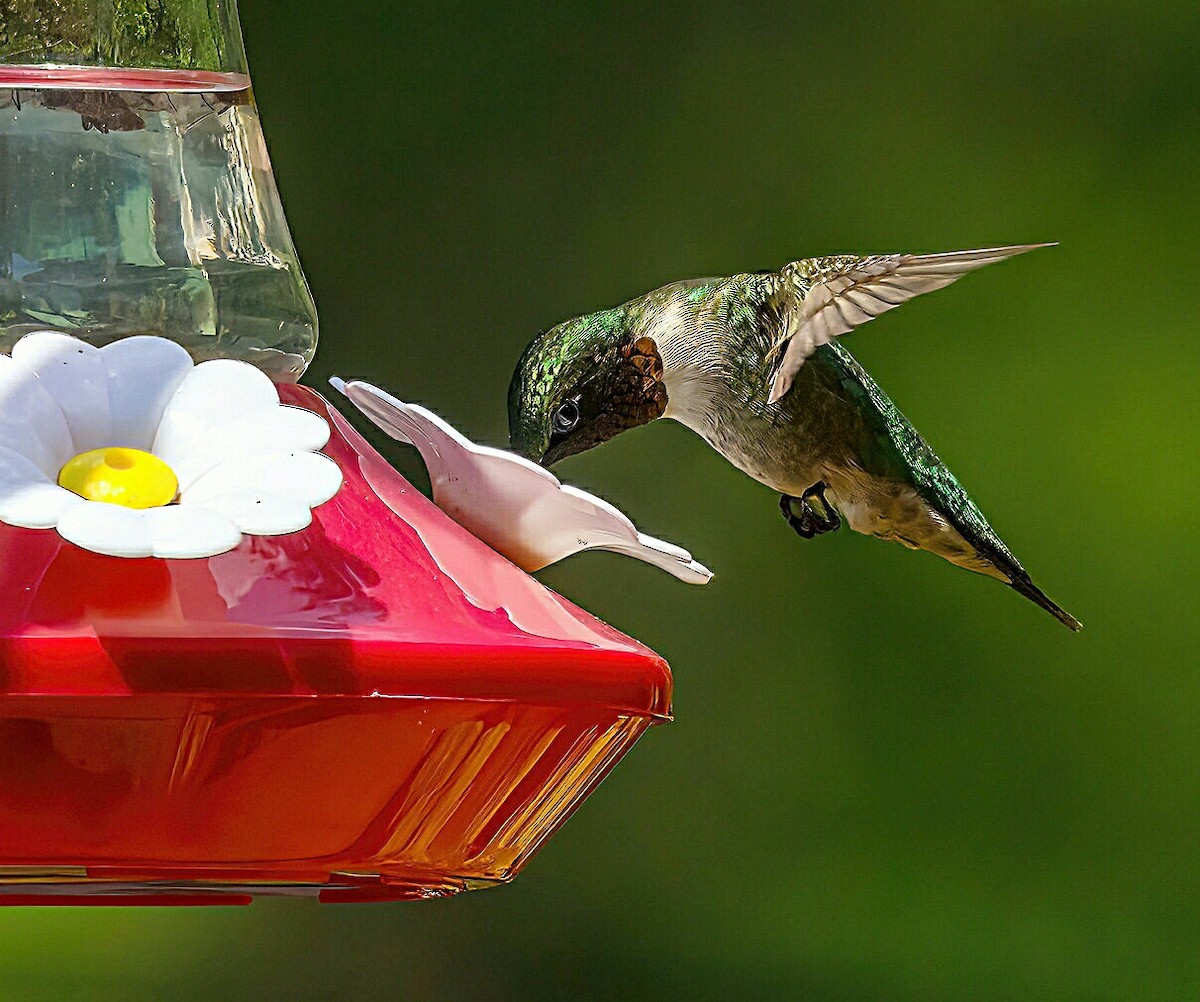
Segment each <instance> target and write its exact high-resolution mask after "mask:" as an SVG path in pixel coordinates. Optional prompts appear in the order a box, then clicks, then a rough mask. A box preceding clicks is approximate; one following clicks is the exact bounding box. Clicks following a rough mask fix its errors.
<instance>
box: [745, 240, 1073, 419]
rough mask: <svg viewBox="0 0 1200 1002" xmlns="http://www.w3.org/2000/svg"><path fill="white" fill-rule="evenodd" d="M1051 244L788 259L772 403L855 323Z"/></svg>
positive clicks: (778, 303)
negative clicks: (812, 357) (820, 350)
mask: <svg viewBox="0 0 1200 1002" xmlns="http://www.w3.org/2000/svg"><path fill="white" fill-rule="evenodd" d="M1050 246H1053V245H1052V244H1015V245H1013V246H1009V247H988V248H984V249H981V250H966V251H950V252H948V253H945V254H885V255H878V256H874V257H846V256H841V257H822V258H810V259H808V260H805V261H794V262H792V263H791V264H789V265H787V266H785V267H784V268H783V269H782V270H781V271H780V273H779V286H778V289H777V291H776V293H775V296H774V297H773V298H774V302H773V306H774V307H775V309H776V310H777V312H778V313H779V315H780V317H781V318H782V319H783V328H782V330H781V332H780V335H779V337H778V338H777V339H776V341H775V343H774V344H773V345H772V346H771V350H770V352H768V354H767V358H768V359H771V358H774V357H775V355H777V354H779V353H780V352H782V353H783V361H782V362H781V363H780V364H779V369H778V371H777V372H776V373H775V379H774V381H773V382H772V384H771V397H770V403H775V402H776V401H777V400H779V399H781V398H782V397H783V396H784V394H786V393H787V391H788V390H789V389H791V387H792V382H793V380H794V379H795V378H796V373H797V372H799V371H800V367H801V366H802V365H803V364H804V362H805V360H806V359H807V358H808V357H809V355H811V354H812V353H813V352H814V351H816V350H817V348H819V347H820V346H821V345H823V344H828V343H829V342H830V341H832V340H833V339H834V338H835V337H838V336H839V335H841V334H847V333H849V332H850V331H852V330H854V328H855V327H857V326H858V325H859V324H865V323H866V322H867V321H868V320H873V319H875V317H877V316H879V314H881V313H886V312H887V311H888V310H890V309H894V308H895V307H897V306H899V305H900V304H901V303H906V302H908V301H909V300H910V299H912V298H913V297H914V296H919V295H921V293H923V292H932V291H933V290H934V289H941V288H944V287H945V286H947V285H949V284H950V283H951V282H953V281H954V280H955V279H957V278H959V277H961V276H962V275H965V274H966V273H967V272H969V271H974V270H975V269H976V268H982V267H983V266H984V265H985V264H991V263H992V262H994V261H1003V260H1004V259H1005V258H1009V257H1015V256H1016V255H1017V254H1024V253H1025V252H1026V251H1031V250H1034V249H1036V248H1038V247H1050Z"/></svg>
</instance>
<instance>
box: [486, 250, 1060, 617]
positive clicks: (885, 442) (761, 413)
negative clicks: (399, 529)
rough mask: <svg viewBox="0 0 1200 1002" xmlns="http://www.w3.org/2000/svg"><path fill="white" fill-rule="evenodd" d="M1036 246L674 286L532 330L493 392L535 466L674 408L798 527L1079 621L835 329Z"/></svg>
mask: <svg viewBox="0 0 1200 1002" xmlns="http://www.w3.org/2000/svg"><path fill="white" fill-rule="evenodd" d="M1042 246H1047V245H1045V244H1025V245H1020V246H1012V247H994V248H989V249H985V250H972V251H955V252H951V253H948V254H886V255H878V256H869V257H862V256H855V255H838V256H834V257H818V258H809V259H806V260H802V261H794V262H792V263H791V264H788V265H785V266H784V267H783V268H782V269H781V270H779V271H765V272H758V273H756V274H745V275H733V276H731V277H729V278H706V279H696V280H693V281H686V282H676V283H674V284H672V285H667V286H664V287H663V288H661V289H658V290H656V291H654V292H650V293H647V294H646V295H644V296H641V297H640V298H638V299H633V300H631V301H629V302H628V303H626V304H625V305H623V306H618V307H616V308H615V309H610V310H602V311H600V312H599V313H592V314H589V315H587V316H584V317H578V318H577V319H574V320H568V321H566V322H565V323H561V324H559V325H558V326H556V327H552V328H551V329H549V330H547V331H544V332H542V333H541V334H539V335H538V336H537V337H536V338H534V340H533V341H532V342H531V343H530V344H529V346H528V347H527V348H526V349H525V353H524V354H523V355H522V356H521V360H520V361H519V362H518V363H517V368H516V371H515V372H514V374H513V378H512V383H511V385H510V386H509V391H508V412H509V432H510V438H511V444H512V448H513V449H514V450H515V451H517V452H519V453H521V454H523V455H525V456H528V457H529V458H531V459H534V460H536V461H537V462H540V463H542V464H543V465H546V466H549V465H550V464H552V463H555V462H557V461H558V460H560V459H563V458H565V457H567V456H571V455H574V454H576V453H579V452H583V451H585V450H587V449H591V448H593V447H594V446H597V445H600V444H601V443H603V442H606V441H608V440H609V439H610V438H612V437H613V436H615V435H617V434H619V433H620V432H622V431H625V430H627V429H629V428H634V427H637V426H638V425H643V424H646V423H648V422H650V421H653V420H655V419H657V418H660V417H668V418H674V419H675V420H676V421H679V422H680V423H682V424H684V425H686V426H687V427H688V428H691V429H692V431H694V432H696V433H697V434H699V435H700V436H701V437H702V438H704V439H705V441H707V442H708V443H709V444H710V445H711V446H712V447H713V448H714V449H716V450H717V451H718V452H719V453H721V455H723V456H724V457H725V458H726V459H728V460H729V461H730V462H731V463H733V464H734V465H735V466H736V467H738V468H739V469H740V470H742V471H743V472H745V473H747V474H749V475H750V476H751V477H753V478H754V479H755V480H757V481H759V482H760V483H763V484H766V485H767V486H768V487H770V488H772V489H773V490H776V491H779V493H780V495H781V497H780V508H781V509H782V510H783V514H784V517H785V518H786V519H787V521H788V523H789V525H791V526H792V528H793V529H795V530H796V532H798V533H799V534H800V535H801V536H803V537H805V538H811V537H812V536H815V535H818V534H820V533H824V532H830V531H833V530H835V529H837V528H838V527H839V526H840V525H841V523H842V519H843V518H844V519H845V520H846V521H847V522H849V523H850V527H851V528H852V529H854V530H855V531H857V532H862V533H865V534H867V535H870V536H876V537H878V538H880V539H893V540H896V541H897V542H901V543H903V544H904V545H906V546H909V547H912V548H914V549H922V550H929V551H930V552H932V553H936V554H937V555H938V556H940V557H944V558H945V559H947V560H949V561H950V562H951V563H954V564H957V565H958V566H959V567H965V568H967V569H968V570H972V571H977V572H979V573H981V574H987V575H989V576H991V577H994V578H999V579H1000V580H1001V581H1003V582H1005V583H1006V584H1009V585H1011V586H1012V587H1013V588H1014V589H1016V590H1017V591H1018V592H1020V593H1021V594H1022V595H1024V596H1026V597H1027V598H1029V599H1031V600H1032V601H1034V602H1036V603H1037V604H1038V605H1040V606H1041V607H1042V608H1043V609H1046V610H1047V611H1048V612H1050V613H1051V614H1052V615H1054V616H1055V617H1056V618H1057V619H1058V620H1060V621H1061V622H1062V623H1064V624H1066V625H1067V626H1069V627H1070V628H1071V629H1072V630H1078V629H1080V628H1081V627H1080V623H1079V621H1078V620H1076V619H1075V618H1074V617H1073V616H1071V615H1070V614H1069V613H1067V612H1066V611H1064V610H1063V609H1061V608H1059V607H1058V606H1057V605H1055V604H1054V602H1052V601H1051V600H1050V599H1049V598H1047V597H1046V596H1045V595H1044V594H1043V593H1042V592H1041V590H1040V589H1038V588H1037V587H1036V586H1035V585H1034V583H1033V582H1032V581H1031V580H1030V579H1029V575H1028V574H1027V573H1026V572H1025V569H1024V568H1023V567H1022V566H1021V565H1020V563H1019V562H1018V561H1017V558H1016V557H1014V556H1013V555H1012V553H1010V552H1009V549H1008V547H1007V546H1005V545H1004V543H1003V542H1002V541H1001V539H1000V537H999V536H997V535H996V533H995V531H994V530H993V529H992V527H991V526H990V525H988V522H987V519H985V518H984V516H983V513H982V512H981V511H980V510H979V508H978V507H977V506H976V505H975V502H974V501H972V500H971V498H970V497H969V496H968V495H967V492H966V491H965V490H963V488H962V487H961V486H960V484H959V483H958V481H957V480H955V478H954V476H953V475H952V474H951V473H950V471H949V470H948V469H947V468H946V466H945V464H943V463H942V461H941V460H940V459H938V457H937V455H936V454H935V453H934V451H933V450H932V449H931V448H930V447H929V446H928V445H927V444H926V442H925V440H924V439H923V438H922V437H921V436H920V435H919V434H918V433H917V430H916V429H915V428H914V427H913V426H912V425H911V424H910V423H909V421H908V419H907V418H905V417H904V415H903V414H901V413H900V411H899V410H898V409H897V408H896V406H895V405H894V404H893V403H892V402H891V400H889V399H888V398H887V396H886V395H885V394H884V393H883V391H882V390H881V389H880V388H879V387H878V386H877V385H876V384H875V381H874V380H873V379H871V377H870V376H869V375H868V374H867V373H866V371H865V370H864V369H863V367H862V366H861V365H859V364H858V362H857V361H855V359H854V358H853V357H852V356H851V355H850V353H849V352H848V351H846V349H845V348H843V347H842V346H841V345H840V344H839V343H838V342H837V341H835V340H834V339H835V338H836V337H837V336H838V335H840V334H845V333H847V332H848V331H850V330H852V329H853V328H854V327H856V326H858V325H859V324H861V323H865V322H866V321H868V320H871V319H872V318H874V317H876V316H878V315H879V314H880V313H883V312H885V311H887V310H890V309H892V308H893V307H895V306H899V305H900V304H901V303H903V302H905V301H907V300H909V299H911V298H913V297H914V296H917V295H919V294H921V293H923V292H930V291H932V290H934V289H940V288H942V287H943V286H946V285H949V284H950V283H951V282H953V281H954V280H955V279H957V278H959V277H960V276H961V275H964V274H966V273H967V272H968V271H973V270H974V269H976V268H979V267H982V266H983V265H985V264H990V263H991V262H993V261H1000V260H1003V259H1004V258H1008V257H1012V256H1013V255H1016V254H1021V253H1024V252H1025V251H1028V250H1032V249H1034V248H1035V247H1042Z"/></svg>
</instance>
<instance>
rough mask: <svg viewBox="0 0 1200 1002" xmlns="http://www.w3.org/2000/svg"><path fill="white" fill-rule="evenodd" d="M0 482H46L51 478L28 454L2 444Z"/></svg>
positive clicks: (0, 448)
mask: <svg viewBox="0 0 1200 1002" xmlns="http://www.w3.org/2000/svg"><path fill="white" fill-rule="evenodd" d="M0 483H4V484H46V483H50V478H49V477H47V476H46V474H45V473H43V472H42V471H41V470H40V469H39V468H38V467H37V466H35V465H34V462H33V460H32V459H30V458H29V457H28V456H26V455H23V454H22V453H20V452H17V450H16V449H10V448H8V447H7V446H3V445H0Z"/></svg>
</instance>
